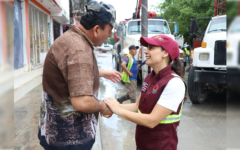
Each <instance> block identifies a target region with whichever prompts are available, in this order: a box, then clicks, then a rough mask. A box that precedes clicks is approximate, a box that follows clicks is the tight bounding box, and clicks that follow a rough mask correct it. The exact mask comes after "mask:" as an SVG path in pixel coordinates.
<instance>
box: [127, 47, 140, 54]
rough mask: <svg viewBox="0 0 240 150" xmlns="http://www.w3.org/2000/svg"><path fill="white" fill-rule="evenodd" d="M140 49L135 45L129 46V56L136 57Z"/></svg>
mask: <svg viewBox="0 0 240 150" xmlns="http://www.w3.org/2000/svg"><path fill="white" fill-rule="evenodd" d="M138 48H139V47H138V46H135V45H131V46H129V54H131V55H132V56H135V55H136V53H137V49H138Z"/></svg>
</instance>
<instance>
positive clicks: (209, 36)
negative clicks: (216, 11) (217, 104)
mask: <svg viewBox="0 0 240 150" xmlns="http://www.w3.org/2000/svg"><path fill="white" fill-rule="evenodd" d="M192 21H195V22H196V20H192ZM192 25H194V23H192ZM195 25H196V26H198V25H197V23H195ZM191 29H194V30H195V31H194V33H196V29H197V27H191ZM191 32H192V31H190V33H191ZM225 90H226V15H223V16H216V17H212V18H211V20H210V22H209V24H208V26H207V29H206V31H205V34H204V36H203V39H202V44H201V47H198V48H195V49H194V54H193V64H192V67H191V69H190V71H189V75H188V94H189V98H190V100H191V101H192V103H194V104H200V103H202V102H203V101H205V100H206V98H207V95H208V94H209V92H210V91H213V92H215V93H221V92H225Z"/></svg>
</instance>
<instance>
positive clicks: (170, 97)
mask: <svg viewBox="0 0 240 150" xmlns="http://www.w3.org/2000/svg"><path fill="white" fill-rule="evenodd" d="M140 42H141V44H142V45H143V46H146V47H148V49H147V50H146V51H145V54H146V64H147V65H148V66H150V67H152V68H153V71H152V72H151V73H150V74H148V76H147V77H146V78H145V80H144V83H143V87H142V91H141V95H140V96H139V97H138V100H137V102H136V103H133V104H119V103H118V102H117V100H115V99H112V98H108V99H105V100H104V102H105V103H107V105H108V106H109V107H110V109H111V110H112V111H113V112H114V113H115V114H117V115H119V116H121V117H123V118H125V119H127V120H129V121H132V122H134V123H136V124H137V127H136V137H135V139H136V144H137V149H138V150H176V149H177V143H178V137H177V127H178V125H179V121H180V116H181V112H182V106H183V102H184V97H185V95H186V84H185V83H184V82H183V80H182V78H183V74H182V69H183V68H182V64H181V61H180V60H179V59H178V56H179V48H178V44H177V43H176V42H175V41H174V40H172V39H171V38H170V37H168V36H165V35H158V36H155V37H152V38H146V37H141V39H140ZM172 60H174V61H173V63H172ZM171 63H172V64H171Z"/></svg>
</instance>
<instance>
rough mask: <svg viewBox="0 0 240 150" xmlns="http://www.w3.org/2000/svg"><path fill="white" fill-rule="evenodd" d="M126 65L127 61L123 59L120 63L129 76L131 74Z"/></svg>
mask: <svg viewBox="0 0 240 150" xmlns="http://www.w3.org/2000/svg"><path fill="white" fill-rule="evenodd" d="M126 65H127V63H126V62H125V61H123V62H122V63H121V67H122V68H123V70H124V71H125V72H126V73H127V74H129V76H132V73H131V72H130V70H128V69H127V67H126Z"/></svg>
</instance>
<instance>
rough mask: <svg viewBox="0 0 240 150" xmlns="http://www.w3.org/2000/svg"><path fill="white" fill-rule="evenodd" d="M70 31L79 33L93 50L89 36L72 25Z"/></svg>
mask: <svg viewBox="0 0 240 150" xmlns="http://www.w3.org/2000/svg"><path fill="white" fill-rule="evenodd" d="M70 29H71V30H72V31H74V32H76V33H78V34H79V35H81V36H82V37H83V38H84V39H85V40H86V41H87V43H88V44H89V46H91V48H92V49H93V43H92V41H91V40H90V39H89V38H88V37H87V35H86V34H85V33H84V32H83V31H82V30H81V29H79V28H78V27H76V26H75V25H71V27H70Z"/></svg>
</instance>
